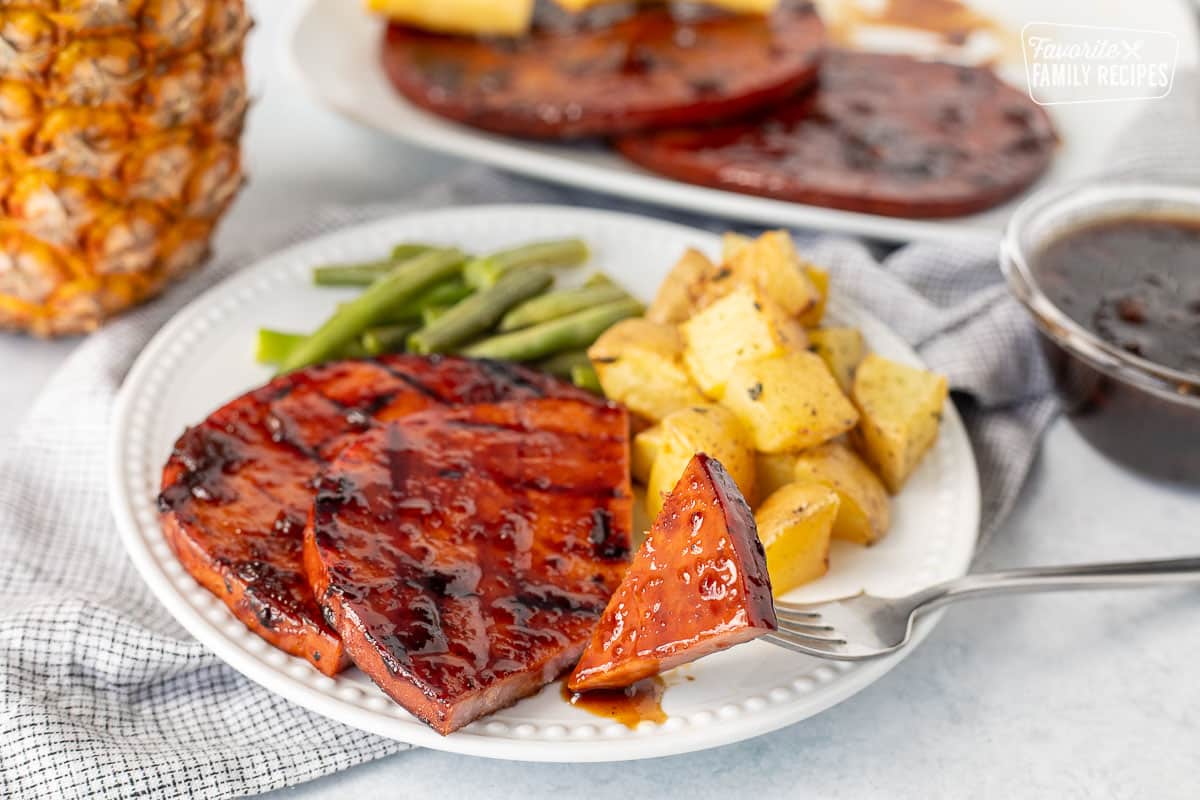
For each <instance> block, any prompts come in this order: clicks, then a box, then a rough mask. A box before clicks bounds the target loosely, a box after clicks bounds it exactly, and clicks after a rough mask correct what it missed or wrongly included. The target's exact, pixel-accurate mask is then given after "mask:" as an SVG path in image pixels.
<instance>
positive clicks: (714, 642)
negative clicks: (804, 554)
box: [567, 453, 776, 692]
mask: <svg viewBox="0 0 1200 800" xmlns="http://www.w3.org/2000/svg"><path fill="white" fill-rule="evenodd" d="M775 627H776V621H775V605H774V602H773V600H772V598H771V579H770V577H769V576H768V575H767V559H766V554H765V553H764V552H763V547H762V543H761V542H760V541H759V540H758V531H757V529H756V528H755V525H754V515H753V513H751V511H750V507H749V506H748V505H746V501H745V499H744V498H743V497H742V494H741V492H739V491H738V488H737V485H736V484H735V483H734V482H733V479H732V478H730V477H729V473H728V472H726V471H725V468H724V467H722V466H721V463H720V462H719V461H717V460H715V459H712V458H709V457H708V456H706V455H704V454H703V453H701V454H697V455H696V456H694V457H693V458H692V460H691V462H690V463H689V464H688V466H687V468H686V469H685V470H684V472H683V476H682V477H681V478H680V479H679V482H678V483H677V484H676V485H675V488H674V490H673V491H672V492H671V494H670V495H668V496H667V498H666V503H665V505H664V506H663V509H662V511H661V512H660V513H659V515H658V518H657V519H656V520H655V521H654V526H653V527H652V528H651V529H650V535H649V536H648V537H647V538H646V541H645V542H644V543H643V544H642V548H641V550H639V551H638V553H637V555H636V556H635V557H634V560H633V564H632V565H630V567H629V571H628V572H627V573H626V575H625V579H624V580H623V581H622V583H621V585H620V587H619V588H618V589H617V591H616V592H615V593H614V594H613V596H612V599H611V600H609V602H608V607H607V608H606V609H605V611H604V616H602V617H601V618H600V622H599V624H598V625H597V626H596V631H595V633H594V634H593V636H592V638H591V641H590V642H589V644H588V646H587V649H586V650H585V651H584V653H583V657H582V658H581V659H580V661H579V664H578V665H577V666H576V667H575V671H574V672H573V673H572V674H571V677H570V678H569V679H568V681H567V686H568V688H570V689H571V690H572V691H576V692H584V691H590V690H593V689H618V688H622V687H625V686H630V685H632V684H633V683H636V682H637V681H639V680H641V679H643V678H648V677H650V676H651V675H656V674H658V673H660V672H664V671H666V670H668V669H671V668H673V667H677V666H679V665H680V664H684V663H687V662H688V661H695V660H696V659H698V658H701V657H702V656H706V655H709V654H710V653H714V652H716V651H718V650H724V649H726V648H728V647H732V646H733V645H735V644H740V643H742V642H746V641H749V640H751V639H754V638H756V637H758V636H762V635H763V634H766V633H769V632H771V631H773V630H775Z"/></svg>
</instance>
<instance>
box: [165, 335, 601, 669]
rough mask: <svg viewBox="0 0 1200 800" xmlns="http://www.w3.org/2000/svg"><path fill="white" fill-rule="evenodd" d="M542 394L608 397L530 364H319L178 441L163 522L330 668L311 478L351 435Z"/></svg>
mask: <svg viewBox="0 0 1200 800" xmlns="http://www.w3.org/2000/svg"><path fill="white" fill-rule="evenodd" d="M543 397H566V398H573V399H574V400H575V402H579V403H585V404H586V403H590V404H591V405H593V406H595V405H599V403H598V401H596V400H594V399H592V398H591V396H590V395H588V394H586V393H584V392H582V391H580V390H578V389H575V388H574V387H571V386H568V385H566V384H564V383H562V382H560V381H556V380H554V379H552V378H549V377H546V376H544V375H541V374H539V373H536V372H533V371H531V370H527V369H523V368H520V367H515V366H511V365H507V364H501V363H496V362H489V361H471V360H466V359H459V358H441V357H433V358H422V357H417V356H407V355H397V356H386V357H383V358H380V359H378V360H376V361H347V362H339V363H334V364H327V365H323V366H319V367H312V368H309V369H305V370H301V371H298V372H295V373H292V374H290V375H286V376H283V377H280V378H277V379H275V380H273V381H271V382H270V383H269V384H267V385H266V386H263V387H261V388H259V389H256V390H254V391H252V392H249V393H248V394H245V395H242V396H241V397H239V398H237V399H235V400H233V401H232V402H230V403H228V404H227V405H225V406H223V407H222V408H220V409H219V410H217V411H216V412H214V413H213V414H212V415H211V416H209V417H208V418H207V419H206V420H204V421H203V422H201V423H200V424H199V425H197V426H195V427H193V428H190V429H189V430H187V431H186V432H185V433H184V434H183V436H181V437H180V438H179V440H178V442H176V444H175V448H174V451H173V452H172V454H171V457H170V459H169V460H168V461H167V464H166V466H165V468H164V469H163V476H162V489H161V494H160V495H159V509H160V511H161V520H162V525H163V531H164V533H165V535H166V538H167V541H168V542H169V543H170V545H171V547H172V549H174V551H175V553H176V555H177V556H178V557H179V559H180V561H181V563H182V564H183V566H184V568H185V569H186V570H187V571H188V572H189V573H190V574H191V575H192V577H194V578H195V579H196V580H197V581H198V582H199V583H200V584H201V585H202V586H204V587H205V588H206V589H208V590H209V591H210V592H212V593H213V594H215V595H217V596H218V597H219V598H221V600H223V601H224V602H225V603H226V604H227V605H228V606H229V607H230V608H231V609H232V610H233V613H234V614H235V615H236V616H237V618H238V619H239V620H241V621H242V622H243V623H245V624H246V626H247V627H249V628H250V629H251V630H252V631H254V632H255V633H257V634H258V635H259V636H261V637H262V638H264V639H266V640H267V641H268V642H270V643H271V644H273V645H274V646H276V647H278V648H280V649H281V650H284V651H285V652H288V653H291V654H292V655H296V656H301V657H303V658H306V659H308V660H309V661H310V662H312V664H313V665H314V666H315V667H316V668H317V669H319V670H321V671H322V672H324V673H325V674H327V675H333V674H335V673H336V672H338V671H339V670H341V669H343V668H345V667H346V666H347V665H348V663H349V660H348V658H347V657H346V655H345V652H344V650H343V648H342V644H341V642H340V641H339V640H338V637H337V634H336V633H335V632H334V631H333V629H332V628H331V627H330V626H329V625H327V624H326V622H325V621H324V620H323V619H322V614H321V611H320V609H319V608H318V606H317V603H316V601H315V600H314V599H313V594H312V590H311V589H310V587H309V584H308V581H307V579H306V578H305V576H304V572H303V565H302V553H301V550H302V543H303V532H304V527H305V523H306V521H307V518H308V514H309V510H310V507H311V505H312V499H313V493H314V486H313V480H314V478H315V476H316V474H317V472H318V470H319V469H320V468H321V467H323V466H324V465H326V464H327V463H328V462H329V459H330V458H332V457H333V456H334V455H336V454H337V453H338V452H339V451H340V449H341V448H342V446H343V445H344V444H345V443H346V442H347V440H349V439H352V438H354V437H356V436H358V435H359V434H361V433H362V432H364V431H366V430H369V429H370V428H372V427H374V426H376V425H378V424H379V423H380V422H386V421H388V420H395V419H401V418H404V417H406V416H408V415H410V414H412V413H414V412H418V411H424V410H426V409H430V408H445V407H454V406H462V405H464V404H474V403H493V402H499V401H506V400H532V399H537V398H543Z"/></svg>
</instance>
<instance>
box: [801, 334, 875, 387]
mask: <svg viewBox="0 0 1200 800" xmlns="http://www.w3.org/2000/svg"><path fill="white" fill-rule="evenodd" d="M808 349H809V350H812V351H813V352H814V353H816V354H817V355H818V356H820V357H821V360H822V361H824V362H825V364H826V366H828V367H829V371H830V372H832V373H833V377H835V378H837V382H838V385H839V386H841V387H842V391H843V392H846V393H847V394H849V393H850V390H851V389H852V388H853V386H854V370H855V369H857V368H858V365H859V364H860V363H861V362H862V360H863V358H864V357H865V356H866V354H867V345H866V343H865V342H864V341H863V335H862V331H859V330H858V329H857V328H818V329H817V330H814V331H809V332H808Z"/></svg>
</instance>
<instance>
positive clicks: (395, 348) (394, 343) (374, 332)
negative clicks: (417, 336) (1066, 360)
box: [362, 322, 418, 356]
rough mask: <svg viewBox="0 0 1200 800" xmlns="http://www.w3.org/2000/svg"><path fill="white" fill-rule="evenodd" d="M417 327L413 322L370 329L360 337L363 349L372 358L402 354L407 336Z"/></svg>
mask: <svg viewBox="0 0 1200 800" xmlns="http://www.w3.org/2000/svg"><path fill="white" fill-rule="evenodd" d="M417 327H418V325H417V324H416V323H415V322H408V323H400V324H399V325H380V326H379V327H377V328H371V329H370V330H368V331H367V332H366V333H364V334H363V335H362V345H363V349H365V350H366V351H367V354H368V355H372V356H381V355H383V354H384V353H402V352H404V343H405V342H406V341H407V340H408V336H409V334H411V333H412V332H413V331H415V330H416V329H417Z"/></svg>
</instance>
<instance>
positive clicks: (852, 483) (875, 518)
mask: <svg viewBox="0 0 1200 800" xmlns="http://www.w3.org/2000/svg"><path fill="white" fill-rule="evenodd" d="M792 467H793V468H792V475H793V480H795V481H797V482H798V483H821V484H824V485H826V486H828V487H829V488H831V489H833V490H834V491H835V492H837V495H838V499H839V500H840V501H841V505H840V506H839V507H838V514H837V520H836V521H835V522H834V523H833V535H834V537H835V538H837V539H844V540H846V541H849V542H856V543H858V544H861V545H871V544H874V543H875V542H877V541H879V539H880V538H882V537H883V535H884V534H885V533H887V531H888V528H889V527H890V526H891V524H892V508H891V506H892V501H891V498H889V497H888V493H887V489H885V488H884V486H883V482H882V481H880V480H879V477H878V476H877V475H876V474H875V473H874V472H872V471H871V468H870V467H868V466H867V465H866V464H865V463H864V462H863V460H862V459H861V458H859V457H858V454H857V453H855V452H854V451H853V450H852V449H850V447H849V446H847V445H846V444H843V443H842V442H841V441H837V442H828V443H826V444H823V445H821V446H820V447H815V448H813V449H811V450H805V451H804V452H803V453H798V454H796V455H795V456H794V461H793V464H792ZM759 480H760V482H761V480H762V479H761V478H760V479H759Z"/></svg>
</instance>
